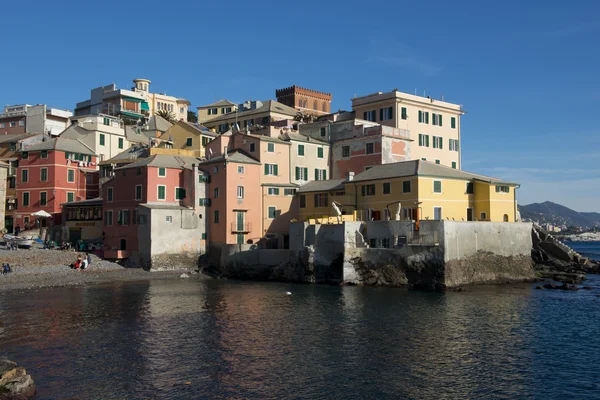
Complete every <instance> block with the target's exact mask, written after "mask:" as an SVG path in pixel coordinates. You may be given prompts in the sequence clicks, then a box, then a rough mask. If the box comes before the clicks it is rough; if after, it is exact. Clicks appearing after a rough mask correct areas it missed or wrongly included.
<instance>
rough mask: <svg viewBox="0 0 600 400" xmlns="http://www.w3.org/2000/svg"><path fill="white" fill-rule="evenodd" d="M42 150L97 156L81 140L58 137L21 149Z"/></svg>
mask: <svg viewBox="0 0 600 400" xmlns="http://www.w3.org/2000/svg"><path fill="white" fill-rule="evenodd" d="M41 150H59V151H64V152H68V153H79V154H86V155H92V156H95V154H94V152H93V151H92V149H90V148H89V147H87V146H86V145H85V144H83V143H81V142H80V141H79V140H74V139H65V138H62V137H57V138H54V139H48V140H46V141H45V142H41V143H37V144H34V145H31V146H27V147H25V148H23V149H22V150H19V151H41Z"/></svg>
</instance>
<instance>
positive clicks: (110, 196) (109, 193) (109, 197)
mask: <svg viewBox="0 0 600 400" xmlns="http://www.w3.org/2000/svg"><path fill="white" fill-rule="evenodd" d="M106 200H108V201H113V188H112V187H109V188H108V189H107V190H106Z"/></svg>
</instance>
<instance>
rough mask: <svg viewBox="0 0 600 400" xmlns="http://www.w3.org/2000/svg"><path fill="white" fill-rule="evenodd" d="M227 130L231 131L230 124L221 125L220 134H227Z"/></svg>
mask: <svg viewBox="0 0 600 400" xmlns="http://www.w3.org/2000/svg"><path fill="white" fill-rule="evenodd" d="M227 129H229V125H228V124H221V125H219V132H226V131H227Z"/></svg>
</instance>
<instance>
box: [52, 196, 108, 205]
mask: <svg viewBox="0 0 600 400" xmlns="http://www.w3.org/2000/svg"><path fill="white" fill-rule="evenodd" d="M61 205H65V206H101V205H102V197H96V198H95V199H88V200H79V201H71V202H70V203H62V204H61Z"/></svg>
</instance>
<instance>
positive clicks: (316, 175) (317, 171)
mask: <svg viewBox="0 0 600 400" xmlns="http://www.w3.org/2000/svg"><path fill="white" fill-rule="evenodd" d="M318 180H319V170H318V169H317V168H315V181H318Z"/></svg>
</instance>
